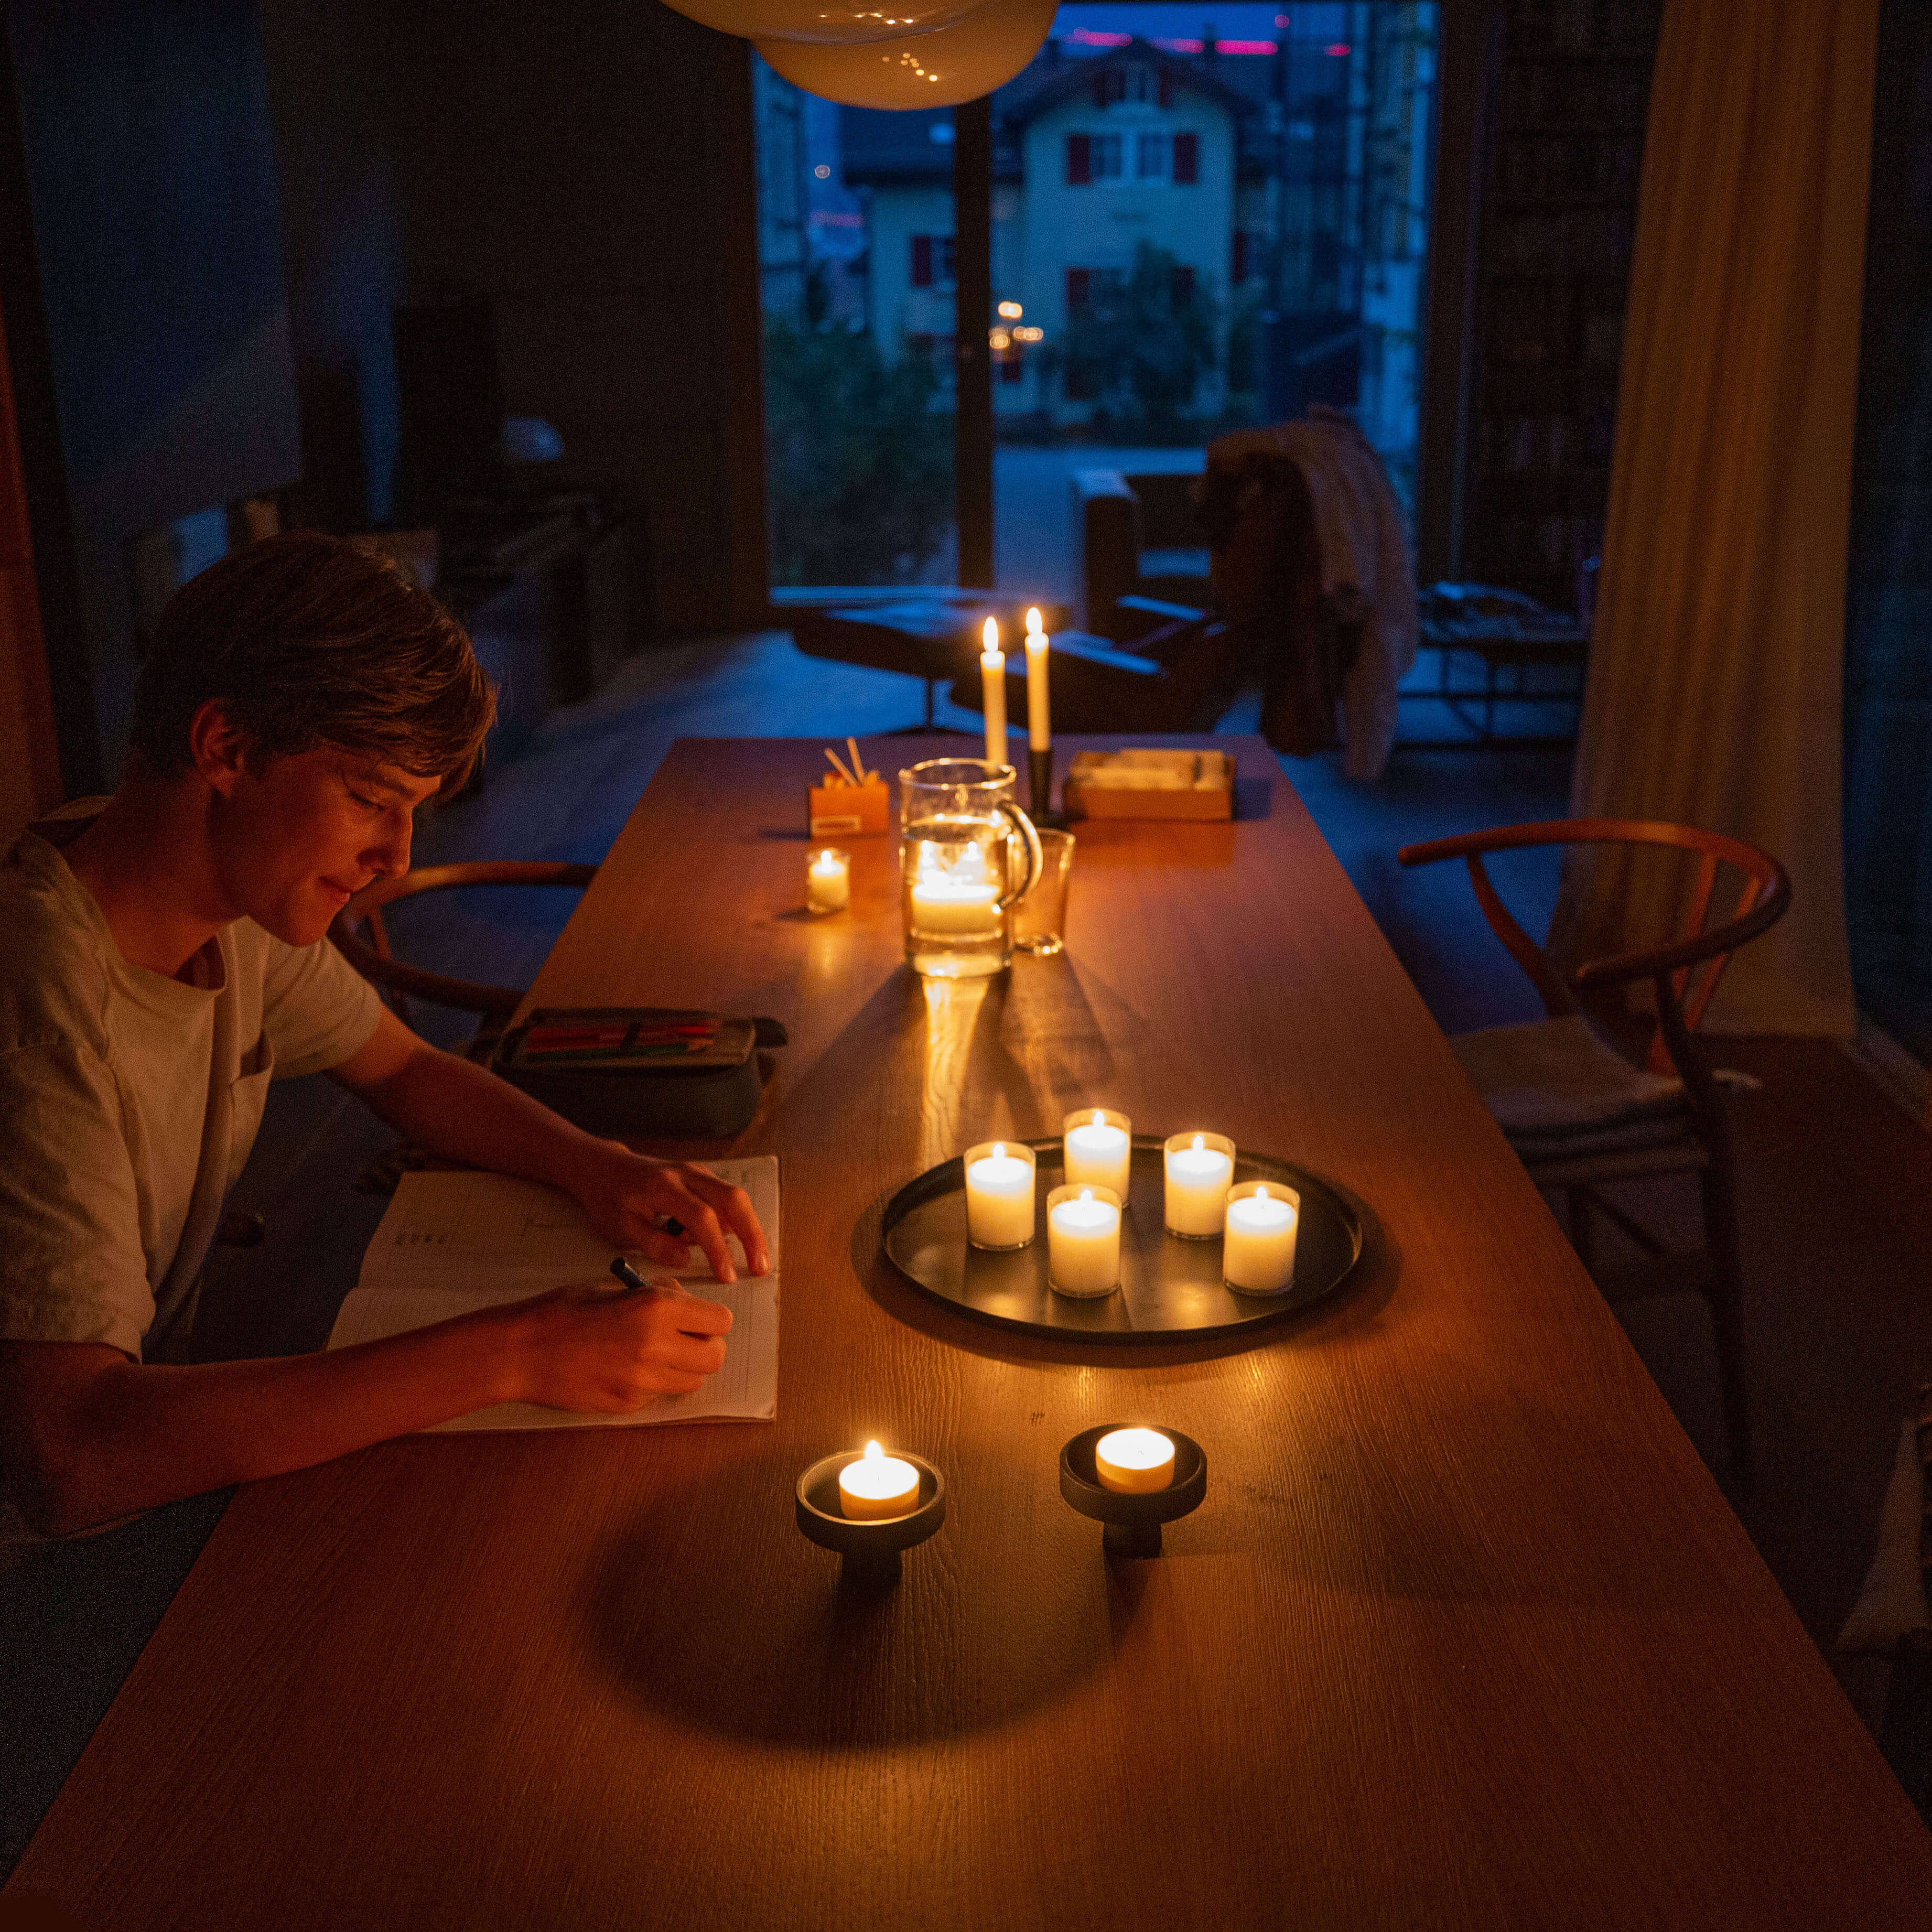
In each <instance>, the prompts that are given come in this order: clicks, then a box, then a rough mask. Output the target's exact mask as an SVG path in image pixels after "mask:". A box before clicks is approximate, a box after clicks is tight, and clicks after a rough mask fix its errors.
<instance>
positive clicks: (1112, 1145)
mask: <svg viewBox="0 0 1932 1932" xmlns="http://www.w3.org/2000/svg"><path fill="white" fill-rule="evenodd" d="M1061 1133H1063V1134H1064V1136H1066V1142H1065V1145H1066V1150H1067V1185H1068V1186H1069V1187H1076V1186H1079V1185H1080V1184H1083V1183H1084V1184H1086V1185H1087V1186H1088V1187H1108V1188H1112V1190H1113V1191H1114V1192H1115V1193H1116V1194H1118V1196H1120V1197H1121V1199H1122V1200H1123V1201H1124V1200H1126V1199H1127V1182H1128V1178H1129V1176H1130V1175H1131V1174H1132V1173H1133V1164H1134V1124H1133V1121H1130V1120H1129V1119H1128V1118H1127V1115H1124V1114H1113V1113H1109V1112H1108V1111H1107V1109H1106V1108H1105V1107H1082V1108H1079V1109H1076V1111H1075V1112H1073V1113H1070V1114H1069V1115H1067V1118H1066V1119H1065V1120H1064V1121H1062V1122H1061Z"/></svg>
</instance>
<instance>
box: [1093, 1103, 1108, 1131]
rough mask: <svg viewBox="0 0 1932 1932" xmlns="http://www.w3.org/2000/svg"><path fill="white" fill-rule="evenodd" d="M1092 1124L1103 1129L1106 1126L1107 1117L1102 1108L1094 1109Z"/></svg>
mask: <svg viewBox="0 0 1932 1932" xmlns="http://www.w3.org/2000/svg"><path fill="white" fill-rule="evenodd" d="M1106 1124H1107V1116H1106V1111H1105V1109H1102V1108H1100V1107H1096V1108H1095V1109H1094V1126H1096V1127H1105V1126H1106Z"/></svg>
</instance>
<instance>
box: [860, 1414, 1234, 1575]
mask: <svg viewBox="0 0 1932 1932" xmlns="http://www.w3.org/2000/svg"><path fill="white" fill-rule="evenodd" d="M1133 1426H1134V1425H1133V1424H1128V1423H1121V1422H1103V1423H1102V1424H1100V1427H1099V1428H1097V1429H1083V1430H1081V1432H1080V1433H1079V1435H1078V1436H1074V1437H1073V1438H1072V1439H1070V1441H1069V1442H1068V1443H1067V1445H1066V1447H1065V1448H1063V1449H1062V1450H1061V1452H1060V1493H1061V1495H1062V1496H1064V1497H1065V1498H1066V1499H1067V1502H1068V1503H1069V1504H1070V1505H1071V1506H1072V1507H1073V1508H1075V1509H1076V1510H1078V1511H1079V1513H1080V1514H1082V1516H1085V1517H1092V1518H1093V1519H1094V1521H1095V1522H1096V1523H1100V1525H1102V1526H1103V1527H1102V1529H1101V1532H1100V1544H1101V1547H1102V1548H1103V1549H1104V1550H1106V1553H1107V1554H1108V1555H1109V1556H1159V1555H1160V1526H1161V1525H1162V1524H1163V1523H1172V1522H1173V1521H1175V1519H1176V1518H1177V1517H1184V1516H1190V1515H1192V1514H1193V1512H1194V1511H1196V1510H1198V1509H1199V1508H1200V1507H1201V1499H1202V1497H1204V1496H1206V1495H1207V1493H1208V1452H1207V1451H1205V1449H1203V1448H1202V1446H1201V1445H1200V1444H1199V1443H1198V1442H1196V1441H1195V1440H1194V1439H1193V1436H1184V1435H1182V1434H1181V1431H1180V1430H1178V1429H1163V1430H1160V1432H1159V1433H1160V1434H1161V1435H1163V1436H1166V1438H1167V1439H1168V1440H1169V1442H1172V1444H1173V1445H1174V1480H1173V1481H1172V1482H1171V1483H1169V1484H1168V1486H1167V1487H1166V1489H1164V1490H1147V1491H1145V1492H1143V1493H1140V1494H1139V1495H1135V1494H1130V1493H1126V1492H1124V1491H1121V1490H1110V1489H1107V1488H1106V1487H1103V1485H1102V1483H1101V1481H1100V1469H1099V1466H1098V1465H1097V1463H1096V1462H1095V1460H1094V1445H1096V1444H1097V1442H1099V1441H1100V1439H1101V1437H1102V1436H1111V1435H1112V1433H1114V1431H1115V1430H1117V1429H1124V1428H1130V1427H1133ZM836 1480H837V1479H836V1478H834V1481H836Z"/></svg>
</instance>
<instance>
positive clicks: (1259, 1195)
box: [1255, 1181, 1268, 1201]
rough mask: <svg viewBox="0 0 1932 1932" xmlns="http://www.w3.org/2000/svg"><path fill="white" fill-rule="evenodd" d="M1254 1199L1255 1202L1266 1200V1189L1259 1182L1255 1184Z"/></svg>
mask: <svg viewBox="0 0 1932 1932" xmlns="http://www.w3.org/2000/svg"><path fill="white" fill-rule="evenodd" d="M1255 1199H1256V1200H1257V1201H1265V1200H1266V1199H1268V1189H1267V1187H1266V1186H1265V1184H1262V1183H1261V1182H1259V1181H1257V1182H1256V1184H1255Z"/></svg>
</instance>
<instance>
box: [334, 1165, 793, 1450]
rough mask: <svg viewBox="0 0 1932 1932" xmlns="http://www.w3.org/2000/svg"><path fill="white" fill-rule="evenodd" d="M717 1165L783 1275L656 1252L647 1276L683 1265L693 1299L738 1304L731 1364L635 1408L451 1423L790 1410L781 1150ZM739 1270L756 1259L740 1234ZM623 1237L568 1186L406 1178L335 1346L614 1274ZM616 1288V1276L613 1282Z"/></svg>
mask: <svg viewBox="0 0 1932 1932" xmlns="http://www.w3.org/2000/svg"><path fill="white" fill-rule="evenodd" d="M709 1166H710V1167H711V1169H712V1172H714V1173H715V1174H716V1175H718V1176H719V1177H720V1178H721V1179H723V1180H726V1181H733V1182H735V1183H736V1184H737V1185H738V1186H739V1187H742V1188H743V1189H745V1190H746V1192H747V1193H749V1194H750V1196H751V1205H752V1206H753V1207H754V1208H755V1209H756V1210H757V1216H758V1222H759V1225H760V1226H761V1227H763V1229H764V1231H765V1235H766V1240H767V1241H769V1244H770V1247H771V1251H772V1271H771V1273H770V1274H767V1275H760V1276H758V1277H751V1276H747V1275H741V1276H740V1277H739V1280H737V1281H736V1282H735V1283H732V1284H730V1286H727V1285H725V1284H724V1283H721V1282H718V1281H715V1280H712V1275H711V1271H710V1268H709V1266H708V1265H707V1264H706V1262H705V1260H704V1258H703V1256H702V1255H699V1254H696V1253H694V1256H693V1264H694V1265H691V1266H690V1267H688V1268H681V1269H678V1270H676V1271H673V1270H671V1269H668V1268H658V1267H657V1266H655V1265H654V1264H653V1263H652V1262H649V1261H648V1260H646V1259H645V1258H644V1257H643V1256H640V1255H637V1254H635V1253H634V1254H632V1255H631V1256H630V1258H629V1259H631V1262H633V1264H634V1265H636V1267H637V1268H638V1269H639V1271H640V1272H641V1273H643V1274H645V1275H646V1276H655V1277H663V1276H665V1275H668V1274H673V1273H674V1274H675V1275H676V1279H677V1280H679V1281H682V1282H683V1283H685V1284H686V1285H687V1286H688V1287H689V1288H690V1289H691V1292H692V1293H693V1294H694V1295H703V1297H704V1298H706V1300H707V1301H721V1302H722V1303H724V1304H725V1306H726V1307H728V1308H729V1309H730V1310H731V1313H732V1316H733V1326H732V1330H731V1336H730V1342H729V1343H728V1344H727V1346H726V1349H725V1352H724V1367H723V1368H722V1369H721V1370H719V1371H718V1373H717V1374H716V1375H715V1376H712V1377H711V1378H710V1379H709V1380H708V1381H707V1382H706V1383H705V1385H704V1386H703V1388H701V1389H699V1390H697V1391H696V1392H695V1393H694V1394H691V1395H676V1396H661V1397H658V1400H656V1401H655V1402H652V1403H646V1405H645V1406H644V1407H643V1408H642V1409H639V1410H637V1412H635V1413H634V1414H632V1415H573V1414H571V1413H570V1412H568V1411H566V1410H564V1409H544V1408H541V1407H539V1406H538V1405H537V1404H536V1403H522V1402H507V1403H498V1404H497V1405H496V1407H494V1408H493V1409H478V1410H476V1411H475V1412H474V1413H473V1414H472V1415H462V1416H458V1418H456V1420H455V1421H453V1422H446V1423H443V1424H440V1427H442V1428H443V1429H446V1430H453V1429H582V1428H593V1427H610V1426H611V1425H613V1424H637V1423H655V1422H697V1421H704V1420H706V1419H707V1418H713V1417H721V1416H735V1417H740V1418H754V1419H762V1420H766V1421H769V1419H770V1418H772V1416H774V1415H776V1414H777V1412H778V1160H777V1157H775V1155H772V1154H764V1155H760V1156H759V1157H757V1158H755V1159H753V1160H720V1161H714V1162H712V1163H709ZM730 1242H731V1253H732V1258H733V1260H734V1261H736V1263H737V1265H738V1266H739V1268H740V1269H742V1268H743V1267H744V1265H745V1256H744V1251H743V1250H742V1247H740V1246H739V1242H738V1239H737V1237H736V1235H733V1236H731V1237H730ZM610 1252H611V1251H610V1244H609V1242H607V1241H604V1239H603V1238H601V1236H600V1235H598V1233H597V1232H595V1229H592V1227H591V1226H590V1224H589V1222H588V1221H586V1220H585V1219H584V1217H583V1210H582V1209H581V1208H579V1207H578V1206H577V1203H576V1202H574V1201H573V1200H571V1198H570V1197H569V1196H568V1195H567V1194H560V1193H558V1192H557V1191H556V1189H555V1188H552V1187H540V1186H538V1184H537V1183H535V1181H512V1180H511V1179H510V1178H508V1176H507V1175H501V1174H406V1175H404V1176H403V1179H402V1184H401V1186H400V1187H398V1188H397V1190H396V1195H395V1199H394V1200H393V1201H392V1202H390V1204H389V1212H388V1213H387V1214H385V1215H384V1216H383V1223H382V1226H380V1227H379V1228H378V1229H377V1230H376V1236H375V1239H374V1241H371V1243H370V1244H369V1252H368V1253H367V1254H366V1255H365V1256H363V1258H362V1277H361V1279H360V1280H359V1282H358V1283H357V1284H356V1287H355V1288H354V1289H353V1290H352V1291H351V1292H350V1295H349V1298H348V1299H347V1301H344V1303H343V1304H342V1312H341V1313H340V1314H339V1315H338V1316H336V1318H335V1328H333V1329H332V1331H330V1334H329V1346H330V1347H331V1348H332V1349H346V1348H348V1347H350V1346H352V1345H353V1343H358V1342H373V1341H375V1340H378V1339H379V1338H380V1337H383V1336H385V1335H400V1334H404V1332H405V1331H407V1330H409V1329H411V1328H426V1327H427V1326H428V1325H429V1324H430V1323H431V1322H443V1321H446V1320H448V1319H449V1317H450V1316H452V1315H463V1314H466V1313H469V1310H472V1309H474V1308H483V1307H489V1306H490V1305H491V1304H494V1303H497V1302H503V1301H522V1300H523V1298H525V1297H526V1296H528V1295H539V1294H541V1293H542V1292H544V1290H545V1289H551V1288H556V1287H559V1286H562V1284H563V1283H566V1282H580V1281H590V1280H598V1279H600V1278H601V1279H607V1278H608V1274H607V1271H608V1270H609V1268H610ZM612 1286H613V1291H614V1289H615V1284H614V1283H613V1284H612Z"/></svg>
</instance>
